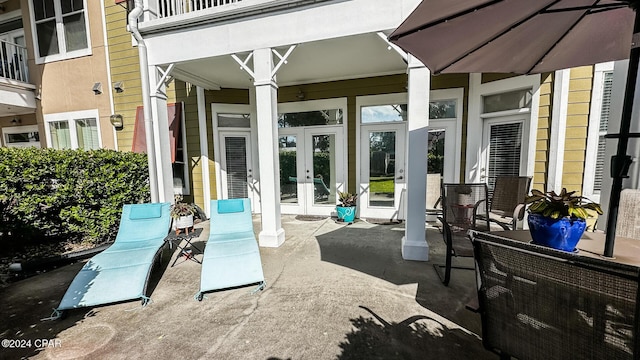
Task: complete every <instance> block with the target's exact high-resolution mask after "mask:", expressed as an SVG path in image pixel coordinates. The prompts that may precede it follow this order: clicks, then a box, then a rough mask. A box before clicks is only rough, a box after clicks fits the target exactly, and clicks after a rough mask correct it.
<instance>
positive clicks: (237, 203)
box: [218, 199, 244, 214]
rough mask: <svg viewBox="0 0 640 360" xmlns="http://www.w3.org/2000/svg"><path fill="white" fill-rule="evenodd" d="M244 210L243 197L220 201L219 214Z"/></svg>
mask: <svg viewBox="0 0 640 360" xmlns="http://www.w3.org/2000/svg"><path fill="white" fill-rule="evenodd" d="M243 211H244V203H243V202H242V199H228V200H226V201H219V202H218V213H219V214H230V213H238V212H243Z"/></svg>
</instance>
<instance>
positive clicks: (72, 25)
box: [62, 13, 88, 51]
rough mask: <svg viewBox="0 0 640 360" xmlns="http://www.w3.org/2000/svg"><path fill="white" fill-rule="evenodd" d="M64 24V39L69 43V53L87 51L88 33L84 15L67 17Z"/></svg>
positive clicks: (63, 21) (63, 20)
mask: <svg viewBox="0 0 640 360" xmlns="http://www.w3.org/2000/svg"><path fill="white" fill-rule="evenodd" d="M62 23H63V24H64V37H65V39H66V41H67V51H74V50H80V49H86V48H87V46H88V44H87V31H86V28H85V23H84V13H79V14H74V15H69V16H65V17H64V18H63V19H62Z"/></svg>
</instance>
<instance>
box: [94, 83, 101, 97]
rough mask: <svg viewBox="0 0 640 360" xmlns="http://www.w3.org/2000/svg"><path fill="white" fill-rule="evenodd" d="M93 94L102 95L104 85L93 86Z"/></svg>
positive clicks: (96, 84)
mask: <svg viewBox="0 0 640 360" xmlns="http://www.w3.org/2000/svg"><path fill="white" fill-rule="evenodd" d="M93 93H94V94H96V95H100V94H102V83H99V82H97V83H95V84H93Z"/></svg>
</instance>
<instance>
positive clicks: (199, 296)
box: [196, 294, 204, 301]
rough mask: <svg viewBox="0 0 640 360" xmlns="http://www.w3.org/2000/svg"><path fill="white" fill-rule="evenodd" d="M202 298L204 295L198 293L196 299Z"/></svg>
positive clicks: (200, 299)
mask: <svg viewBox="0 0 640 360" xmlns="http://www.w3.org/2000/svg"><path fill="white" fill-rule="evenodd" d="M202 299H204V295H203V294H198V296H197V297H196V300H198V301H202Z"/></svg>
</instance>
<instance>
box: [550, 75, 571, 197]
mask: <svg viewBox="0 0 640 360" xmlns="http://www.w3.org/2000/svg"><path fill="white" fill-rule="evenodd" d="M570 75H571V70H569V69H565V70H558V71H556V72H555V75H554V79H553V104H552V108H553V113H552V114H551V134H550V136H549V173H548V175H547V189H546V190H547V191H551V190H553V191H555V192H557V193H559V192H560V190H562V171H563V168H564V166H563V165H564V143H565V141H566V139H565V138H566V133H567V108H568V107H569V80H570Z"/></svg>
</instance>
